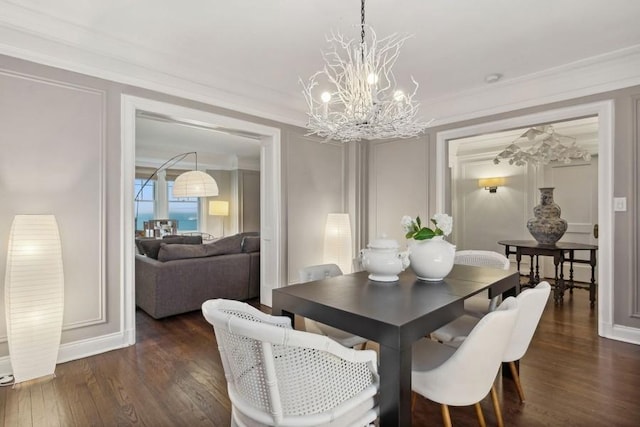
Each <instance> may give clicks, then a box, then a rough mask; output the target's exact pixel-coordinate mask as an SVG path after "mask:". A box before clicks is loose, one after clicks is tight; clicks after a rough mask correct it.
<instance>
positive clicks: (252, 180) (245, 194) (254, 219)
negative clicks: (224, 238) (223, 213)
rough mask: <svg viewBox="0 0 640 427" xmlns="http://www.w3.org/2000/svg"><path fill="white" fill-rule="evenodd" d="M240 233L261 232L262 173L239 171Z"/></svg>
mask: <svg viewBox="0 0 640 427" xmlns="http://www.w3.org/2000/svg"><path fill="white" fill-rule="evenodd" d="M238 203H239V205H240V206H238V208H239V216H238V217H239V220H240V227H239V230H240V231H260V172H258V171H250V170H239V171H238Z"/></svg>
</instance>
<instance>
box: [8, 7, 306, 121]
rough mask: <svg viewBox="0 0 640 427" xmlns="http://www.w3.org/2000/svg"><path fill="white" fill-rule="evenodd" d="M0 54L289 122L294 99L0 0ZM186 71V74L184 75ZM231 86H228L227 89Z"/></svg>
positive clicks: (296, 115)
mask: <svg viewBox="0 0 640 427" xmlns="http://www.w3.org/2000/svg"><path fill="white" fill-rule="evenodd" d="M0 40H1V41H0V54H5V55H8V56H13V57H16V58H19V59H24V60H28V61H32V62H37V63H40V64H44V65H48V66H52V67H56V68H61V69H64V70H68V71H73V72H78V73H82V74H87V75H90V76H93V77H98V78H103V79H106V80H111V81H114V82H118V83H123V84H127V85H132V86H136V87H140V88H143V89H149V90H153V91H157V92H161V93H165V94H169V95H174V96H179V97H182V98H186V99H190V100H193V101H199V102H203V103H207V104H210V105H215V106H217V107H221V108H226V109H229V110H234V111H238V112H242V113H245V114H250V115H254V116H258V117H262V118H265V119H269V120H274V121H278V122H281V123H286V124H291V125H295V126H300V125H303V124H304V123H305V122H306V115H305V114H304V113H303V112H301V111H300V110H297V109H295V108H292V107H291V106H295V105H296V104H298V105H300V106H302V105H304V101H303V100H302V97H300V99H299V100H296V99H291V97H290V96H288V95H287V94H283V93H278V92H275V91H273V90H271V89H269V88H265V87H263V86H259V85H256V84H254V83H252V82H247V81H241V82H239V81H238V79H237V78H235V77H233V76H225V75H224V73H223V72H221V70H214V71H213V72H211V71H210V70H207V71H206V73H205V72H202V71H200V70H198V68H197V67H195V66H190V65H189V64H188V63H186V62H185V58H174V57H169V56H168V55H167V54H165V53H162V52H160V51H151V50H149V49H146V48H143V47H140V46H137V45H136V44H134V43H131V42H129V41H124V40H119V39H115V38H113V37H109V36H107V35H105V34H101V33H98V32H96V31H92V29H90V28H86V27H81V26H78V25H75V24H73V23H70V22H67V21H62V20H60V19H58V18H55V17H52V16H49V15H45V14H42V13H40V12H37V11H33V10H30V9H27V8H25V7H22V6H18V5H15V4H12V3H8V2H7V1H0ZM186 76H188V77H186ZM231 88H232V89H231Z"/></svg>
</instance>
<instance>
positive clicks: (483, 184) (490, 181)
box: [478, 178, 505, 193]
mask: <svg viewBox="0 0 640 427" xmlns="http://www.w3.org/2000/svg"><path fill="white" fill-rule="evenodd" d="M504 183H505V179H504V178H482V179H479V180H478V187H480V188H484V189H485V190H489V193H495V192H496V191H498V187H502V186H504Z"/></svg>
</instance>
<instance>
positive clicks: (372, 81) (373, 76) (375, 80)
mask: <svg viewBox="0 0 640 427" xmlns="http://www.w3.org/2000/svg"><path fill="white" fill-rule="evenodd" d="M367 83H369V84H370V85H376V84H378V75H377V74H376V73H369V75H368V76H367Z"/></svg>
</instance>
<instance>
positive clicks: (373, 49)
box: [301, 0, 430, 142]
mask: <svg viewBox="0 0 640 427" xmlns="http://www.w3.org/2000/svg"><path fill="white" fill-rule="evenodd" d="M365 28H366V29H367V30H368V33H369V35H370V37H369V41H368V42H367V41H366V38H365ZM360 29H361V31H360V36H361V39H360V41H359V42H358V41H356V40H345V38H344V37H343V36H342V35H341V34H339V33H334V32H331V35H330V36H327V42H329V43H330V44H331V46H332V47H331V49H330V50H329V51H328V52H325V53H323V57H324V61H325V65H324V68H323V69H322V70H321V71H318V72H317V73H315V74H314V75H312V76H311V77H310V78H309V81H308V82H307V84H305V83H304V82H301V83H302V85H303V86H304V89H303V91H302V93H303V94H304V97H305V99H306V101H307V105H308V108H309V112H308V113H307V114H308V116H309V122H308V124H307V129H308V130H309V133H308V135H313V134H315V135H318V136H320V137H323V138H326V139H333V140H338V141H342V142H350V141H359V140H361V139H385V138H411V137H414V136H418V135H419V134H420V133H422V132H423V131H424V130H425V129H426V128H427V126H428V125H429V123H430V122H429V123H421V122H419V121H418V120H417V113H418V107H419V104H418V103H417V102H414V100H413V98H414V96H415V94H416V91H417V90H418V83H416V81H415V80H414V79H413V78H411V81H412V82H413V86H414V88H413V91H411V92H403V91H402V90H399V89H397V88H396V80H395V77H394V75H393V71H392V68H393V66H394V64H395V63H396V61H397V59H398V55H399V53H400V48H401V47H402V45H403V44H404V42H405V40H407V39H408V38H409V36H406V35H404V36H401V35H398V34H392V35H390V36H388V37H385V38H382V39H379V40H378V39H377V38H376V34H375V32H374V31H373V29H372V28H371V27H368V26H365V22H364V0H361V21H360ZM341 53H342V54H343V55H344V58H343V57H342V56H341ZM327 85H328V86H330V87H332V89H331V90H324V91H322V92H321V89H322V88H324V87H326V86H327ZM318 95H319V96H318Z"/></svg>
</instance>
